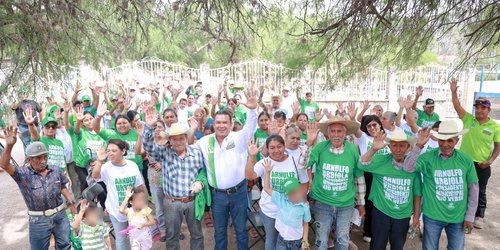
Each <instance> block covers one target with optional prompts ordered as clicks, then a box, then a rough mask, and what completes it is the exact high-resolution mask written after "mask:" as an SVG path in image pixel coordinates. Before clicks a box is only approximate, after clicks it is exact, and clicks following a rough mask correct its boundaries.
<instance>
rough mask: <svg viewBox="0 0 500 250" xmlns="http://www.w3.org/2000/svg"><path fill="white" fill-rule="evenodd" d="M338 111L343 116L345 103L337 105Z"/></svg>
mask: <svg viewBox="0 0 500 250" xmlns="http://www.w3.org/2000/svg"><path fill="white" fill-rule="evenodd" d="M337 111H338V112H339V114H343V113H344V112H345V109H344V104H343V103H341V102H339V103H337Z"/></svg>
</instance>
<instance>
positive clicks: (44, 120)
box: [42, 116, 59, 126]
mask: <svg viewBox="0 0 500 250" xmlns="http://www.w3.org/2000/svg"><path fill="white" fill-rule="evenodd" d="M49 122H53V123H55V124H56V125H59V122H57V120H56V118H54V117H52V116H47V117H45V118H44V119H43V121H42V126H45V125H47V123H49Z"/></svg>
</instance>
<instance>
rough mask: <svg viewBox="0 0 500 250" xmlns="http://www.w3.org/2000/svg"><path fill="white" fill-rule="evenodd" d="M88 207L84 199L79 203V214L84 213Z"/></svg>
mask: <svg viewBox="0 0 500 250" xmlns="http://www.w3.org/2000/svg"><path fill="white" fill-rule="evenodd" d="M88 207H89V202H88V201H87V200H86V199H83V200H81V201H80V212H79V213H81V214H84V213H85V210H87V208H88Z"/></svg>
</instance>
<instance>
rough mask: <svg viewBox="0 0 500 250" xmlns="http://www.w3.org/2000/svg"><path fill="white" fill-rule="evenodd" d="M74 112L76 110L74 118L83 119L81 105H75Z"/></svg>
mask: <svg viewBox="0 0 500 250" xmlns="http://www.w3.org/2000/svg"><path fill="white" fill-rule="evenodd" d="M102 106H104V105H102ZM99 108H100V107H99ZM75 112H76V119H77V120H78V121H83V118H84V117H85V116H84V115H83V107H81V106H78V107H76V109H75Z"/></svg>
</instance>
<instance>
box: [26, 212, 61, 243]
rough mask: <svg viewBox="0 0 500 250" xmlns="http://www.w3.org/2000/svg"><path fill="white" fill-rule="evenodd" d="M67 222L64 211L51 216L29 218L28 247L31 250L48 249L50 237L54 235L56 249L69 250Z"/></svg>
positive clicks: (31, 216)
mask: <svg viewBox="0 0 500 250" xmlns="http://www.w3.org/2000/svg"><path fill="white" fill-rule="evenodd" d="M69 227H70V225H69V220H68V217H67V216H66V211H65V210H61V211H59V212H57V213H55V214H54V215H52V216H43V215H41V216H38V215H37V216H33V215H30V216H29V233H30V245H31V249H33V250H45V249H49V245H50V235H51V234H52V233H54V238H55V240H56V249H58V250H64V249H68V250H69V249H70V248H71V244H70V242H69V231H70V229H69Z"/></svg>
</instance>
